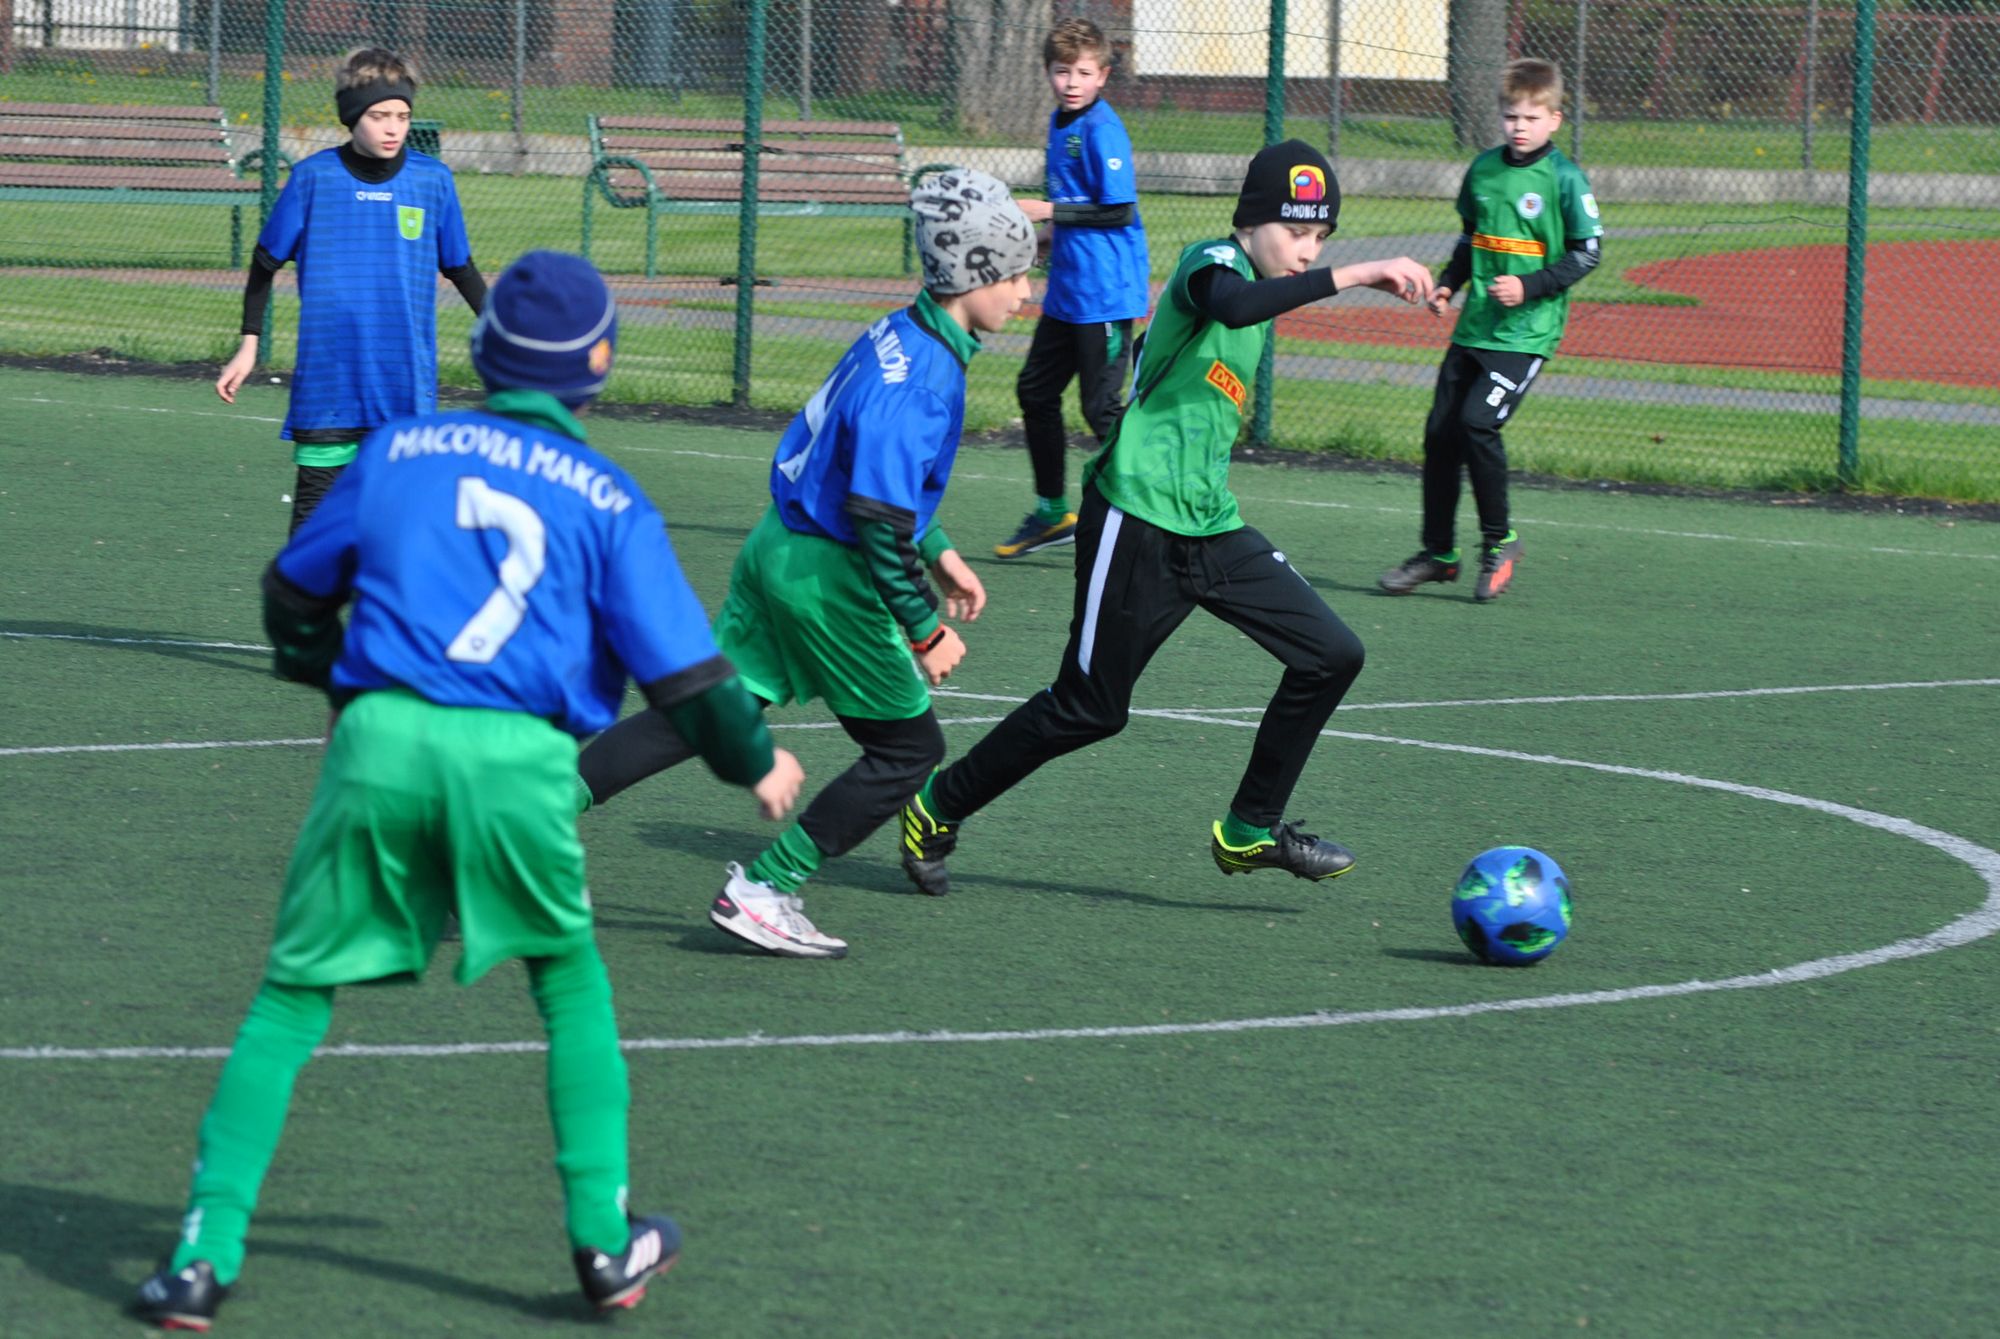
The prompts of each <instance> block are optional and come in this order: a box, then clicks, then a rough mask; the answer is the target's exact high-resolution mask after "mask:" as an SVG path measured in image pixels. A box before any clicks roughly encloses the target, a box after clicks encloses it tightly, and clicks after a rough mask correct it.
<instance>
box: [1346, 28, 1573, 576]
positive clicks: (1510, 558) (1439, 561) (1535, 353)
mask: <svg viewBox="0 0 2000 1339" xmlns="http://www.w3.org/2000/svg"><path fill="white" fill-rule="evenodd" d="M1562 97H1563V83H1562V72H1561V71H1560V70H1558V69H1557V68H1556V67H1555V66H1554V65H1551V64H1550V63H1549V62H1548V61H1545V60H1517V61H1515V62H1513V63H1512V64H1511V65H1509V66H1507V68H1506V69H1505V70H1504V71H1502V72H1501V75H1500V124H1501V129H1502V130H1503V131H1504V132H1505V135H1506V142H1505V143H1503V144H1501V145H1499V146H1498V147H1496V148H1492V149H1488V150H1487V151H1486V152H1485V153H1482V154H1480V155H1479V157H1477V158H1475V159H1473V160H1472V166H1471V167H1469V168H1467V169H1466V170H1465V182H1464V184H1463V185H1462V186H1460V187H1459V191H1458V216H1459V220H1460V222H1461V223H1463V224H1464V227H1465V231H1464V232H1463V233H1462V234H1460V236H1459V239H1458V246H1457V247H1456V248H1455V249H1454V250H1453V251H1452V254H1451V261H1450V263H1449V264H1447V265H1446V266H1445V269H1444V273H1443V274H1442V275H1440V276H1439V277H1438V282H1437V288H1436V289H1435V290H1433V291H1432V293H1431V301H1430V307H1431V310H1432V311H1433V312H1435V313H1436V314H1438V315H1440V316H1442V315H1443V314H1444V311H1445V308H1447V307H1448V306H1450V305H1451V299H1452V296H1453V295H1454V294H1455V293H1457V292H1458V291H1459V290H1460V289H1463V290H1464V292H1465V306H1464V309H1463V310H1461V311H1460V312H1459V314H1458V325H1457V327H1456V328H1455V329H1454V330H1453V331H1452V334H1451V347H1450V348H1449V349H1447V350H1445V355H1444V362H1443V363H1442V364H1441V365H1440V366H1439V367H1438V379H1437V390H1436V391H1435V393H1434V394H1433V395H1432V398H1431V412H1430V417H1429V419H1427V420H1426V421H1425V423H1424V527H1423V547H1422V548H1420V549H1418V550H1417V551H1416V552H1415V553H1414V554H1412V555H1410V557H1409V558H1408V559H1407V560H1405V561H1404V562H1403V563H1402V564H1401V565H1400V566H1397V567H1392V568H1390V569H1389V570H1388V571H1386V572H1384V573H1383V574H1382V575H1381V576H1380V577H1379V578H1377V584H1378V585H1380V586H1381V587H1382V589H1383V590H1385V591H1387V592H1388V593H1389V594H1391V595H1407V594H1409V593H1410V592H1411V591H1413V590H1415V589H1416V588H1417V587H1418V586H1421V585H1424V584H1425V583H1427V582H1432V581H1456V580H1458V573H1459V568H1460V565H1461V564H1460V558H1459V552H1458V546H1457V541H1456V540H1455V539H1454V538H1453V537H1452V529H1453V523H1454V518H1455V514H1456V512H1457V511H1458V490H1459V479H1460V476H1461V475H1469V476H1470V477H1471V480H1472V500H1473V503H1474V504H1475V505H1476V506H1477V507H1478V509H1479V578H1478V581H1477V582H1476V583H1475V585H1474V587H1473V592H1472V598H1473V599H1474V600H1477V601H1479V602H1480V603H1482V604H1484V603H1486V602H1487V601H1489V600H1497V599H1499V598H1500V596H1501V595H1503V594H1505V593H1506V591H1507V588H1508V587H1509V586H1510V585H1512V584H1513V581H1514V569H1515V567H1516V565H1517V564H1518V563H1519V562H1520V558H1521V539H1520V536H1518V535H1516V534H1515V533H1514V529H1513V526H1512V523H1511V522H1510V521H1509V520H1508V517H1507V447H1506V444H1505V443H1504V442H1502V441H1501V440H1500V428H1501V425H1503V424H1504V423H1506V421H1507V419H1508V418H1509V417H1510V416H1511V415H1512V414H1513V413H1514V411H1515V410H1516V409H1518V408H1520V406H1521V400H1522V397H1524V396H1525V395H1527V393H1528V387H1530V386H1532V385H1533V384H1534V381H1535V377H1536V376H1537V375H1539V374H1540V372H1541V370H1542V367H1543V365H1544V364H1545V363H1547V362H1548V359H1549V355H1550V354H1552V353H1554V352H1555V351H1556V345H1557V344H1558V343H1559V342H1561V340H1562V334H1563V324H1564V322H1565V321H1566V320H1568V318H1569V290H1570V288H1571V286H1572V285H1574V284H1575V283H1576V282H1577V281H1578V280H1579V279H1581V278H1583V276H1584V275H1586V274H1589V273H1590V272H1591V271H1592V270H1594V269H1596V268H1597V263H1598V261H1599V260H1600V259H1602V257H1603V251H1602V249H1601V248H1602V243H1601V241H1600V239H1601V238H1602V237H1603V236H1604V225H1603V223H1602V222H1601V221H1600V220H1599V219H1598V216H1597V197H1596V196H1594V195H1592V194H1591V193H1590V183H1589V182H1587V181H1585V180H1584V179H1583V172H1582V171H1581V170H1580V169H1579V168H1578V167H1577V165H1576V164H1575V163H1572V162H1571V161H1570V160H1569V159H1567V158H1565V157H1563V155H1562V152H1561V151H1560V150H1559V149H1557V148H1556V146H1555V145H1553V144H1551V143H1550V142H1549V138H1550V136H1552V135H1554V134H1555V133H1556V129H1557V128H1558V127H1559V126H1561V125H1562Z"/></svg>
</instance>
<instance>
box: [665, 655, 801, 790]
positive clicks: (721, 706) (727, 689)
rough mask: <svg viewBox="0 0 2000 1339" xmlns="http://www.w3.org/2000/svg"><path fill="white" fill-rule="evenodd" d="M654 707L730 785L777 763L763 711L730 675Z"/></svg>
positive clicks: (754, 779)
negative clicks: (681, 699) (684, 697)
mask: <svg viewBox="0 0 2000 1339" xmlns="http://www.w3.org/2000/svg"><path fill="white" fill-rule="evenodd" d="M657 710H659V711H661V712H663V713H665V715H666V718H667V720H668V721H669V722H671V723H672V724H673V727H674V730H675V732H676V733H678V734H679V735H680V737H681V738H682V739H685V740H686V741H687V742H688V745H689V746H690V747H691V748H693V749H694V751H695V752H696V753H698V754H700V755H701V760H702V761H703V762H705V763H707V764H708V769H709V770H710V771H711V772H714V773H715V775H716V776H717V777H719V778H721V779H722V780H724V781H727V782H728V783H729V784H730V785H732V786H754V785H756V784H757V783H758V782H759V781H762V780H763V779H764V778H765V776H766V775H768V774H769V773H770V770H771V766H772V764H773V763H774V762H776V761H777V758H776V755H775V754H774V753H773V748H774V745H773V744H772V742H771V729H770V727H769V726H767V725H765V724H764V712H763V709H762V708H761V707H760V706H759V705H758V703H757V699H756V698H755V697H753V696H751V694H750V690H749V689H747V688H745V687H744V686H743V680H741V679H739V678H737V677H736V676H735V675H733V674H732V675H730V676H729V677H728V678H727V679H725V680H723V681H722V682H721V683H719V684H717V685H715V687H713V688H710V689H708V690H707V691H705V692H701V693H697V694H695V695H694V696H693V697H691V698H688V699H687V700H686V701H684V702H677V703H675V704H674V705H673V706H671V707H660V708H657Z"/></svg>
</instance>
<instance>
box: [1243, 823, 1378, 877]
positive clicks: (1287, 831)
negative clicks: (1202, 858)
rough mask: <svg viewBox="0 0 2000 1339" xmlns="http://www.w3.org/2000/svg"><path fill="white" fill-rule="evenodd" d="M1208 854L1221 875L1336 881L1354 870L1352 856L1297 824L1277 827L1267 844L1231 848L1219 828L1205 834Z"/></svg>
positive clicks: (1350, 853) (1284, 824) (1283, 824)
mask: <svg viewBox="0 0 2000 1339" xmlns="http://www.w3.org/2000/svg"><path fill="white" fill-rule="evenodd" d="M1208 853H1209V854H1210V855H1212V856H1214V857H1215V867H1216V868H1217V869H1219V870H1221V871H1222V872H1223V873H1224V874H1250V873H1254V872H1255V871H1257V870H1260V869H1282V870H1284V871H1286V872H1287V873H1290V874H1295V875H1297V876H1298V877H1299V878H1301V879H1315V880H1317V879H1337V878H1339V877H1340V876H1341V875H1343V874H1345V873H1347V871H1348V870H1350V869H1353V868H1354V852H1352V851H1350V850H1348V849H1347V848H1346V847H1345V846H1342V845H1341V844H1340V843H1338V842H1330V841H1327V840H1326V839H1324V838H1322V837H1315V836H1313V835H1312V834H1311V833H1310V832H1307V831H1305V830H1304V829H1303V828H1301V827H1300V825H1299V824H1297V823H1280V824H1278V825H1277V826H1276V827H1274V828H1272V829H1271V840H1270V841H1264V842H1252V843H1251V844H1250V845H1248V846H1231V845H1230V844H1229V843H1228V842H1225V841H1224V840H1222V824H1221V823H1219V822H1218V823H1216V824H1215V825H1214V826H1213V827H1212V828H1210V830H1209V841H1208Z"/></svg>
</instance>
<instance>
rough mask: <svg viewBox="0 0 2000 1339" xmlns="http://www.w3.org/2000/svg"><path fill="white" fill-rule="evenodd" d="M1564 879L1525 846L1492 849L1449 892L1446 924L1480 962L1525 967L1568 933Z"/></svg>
mask: <svg viewBox="0 0 2000 1339" xmlns="http://www.w3.org/2000/svg"><path fill="white" fill-rule="evenodd" d="M1569 920H1570V910H1569V879H1568V878H1567V877H1566V876H1565V875H1564V874H1563V872H1562V866H1560V865H1558V864H1557V863H1556V862H1555V861H1553V860H1551V859H1550V858H1549V857H1548V856H1546V855H1544V854H1542V853H1541V852H1540V851H1537V850H1535V849H1534V848H1533V847H1529V846H1496V847H1494V848H1493V849H1492V850H1490V851H1481V852H1480V853H1479V854H1478V855H1476V856H1474V857H1472V860H1471V862H1470V863H1469V864H1467V865H1466V867H1465V872H1464V873H1463V874H1461V875H1459V876H1458V887H1457V889H1456V890H1455V891H1454V892H1453V893H1452V899H1451V921H1452V924H1453V925H1454V926H1455V927H1457V929H1458V937H1459V938H1460V939H1463V940H1464V941H1465V946H1466V947H1467V948H1469V949H1471V950H1472V951H1473V953H1474V954H1476V955H1477V956H1478V957H1479V959H1480V960H1481V961H1482V962H1489V963H1494V964H1497V965H1501V966H1507V967H1525V966H1527V965H1528V964H1529V963H1534V962H1540V961H1541V960H1542V959H1543V958H1546V957H1548V956H1549V954H1551V953H1553V952H1555V951H1556V945H1558V944H1560V943H1562V941H1563V939H1564V937H1565V936H1567V935H1568V934H1569Z"/></svg>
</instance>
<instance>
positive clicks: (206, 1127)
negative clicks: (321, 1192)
mask: <svg viewBox="0 0 2000 1339" xmlns="http://www.w3.org/2000/svg"><path fill="white" fill-rule="evenodd" d="M332 1021H333V990H332V988H331V987H319V986H283V985H279V984H278V983H277V982H275V981H266V982H265V983H264V985H263V988H262V989H261V990H259V991H258V992H257V998H256V999H254V1000H252V1001H251V1002H250V1012H249V1014H248V1015H247V1016H246V1017H245V1018H244V1020H243V1026H242V1028H241V1029H240V1030H239V1031H238V1032H237V1034H236V1044H235V1045H234V1046H232V1047H231V1048H230V1050H229V1060H228V1061H227V1063H225V1064H224V1065H223V1067H222V1077H221V1078H220V1079H219V1080H217V1081H216V1085H215V1096H214V1098H212V1099H211V1100H210V1102H209V1104H208V1114H207V1115H205V1116H203V1117H202V1121H201V1137H200V1152H199V1154H198V1155H197V1157H196V1160H195V1164H194V1167H195V1171H194V1185H193V1187H192V1189H190V1190H189V1192H188V1210H187V1217H186V1218H184V1219H182V1220H181V1241H180V1245H179V1246H178V1247H176V1248H175V1250H174V1258H173V1265H172V1267H173V1268H174V1269H184V1268H186V1267H187V1266H188V1265H191V1264H193V1263H194V1262H195V1261H197V1260H206V1261H208V1262H209V1264H211V1265H212V1266H214V1267H215V1280H216V1282H218V1283H221V1284H225V1285H226V1284H230V1283H234V1282H235V1281H236V1276H237V1275H238V1274H240V1273H241V1272H242V1271H243V1239H244V1237H245V1236H247V1235H248V1234H249V1231H250V1215H251V1214H252V1213H253V1212H255V1210H256V1208H257V1191H258V1188H259V1187H260V1186H262V1185H263V1182H264V1173H265V1171H266V1170H267V1169H268V1168H269V1167H270V1165H271V1155H272V1154H274V1153H276V1152H277V1151H278V1137H279V1136H280V1135H281V1134H283V1133H284V1130H285V1111H286V1109H287V1108H288V1107H289V1106H290V1105H291V1101H292V1082H293V1080H295V1079H297V1078H298V1076H299V1071H300V1070H302V1069H304V1068H305V1067H306V1061H308V1060H310V1059H312V1053H313V1048H314V1047H315V1046H318V1045H319V1043H320V1039H321V1038H322V1037H324V1036H326V1029H327V1025H328V1024H330V1023H331V1022H332Z"/></svg>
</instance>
